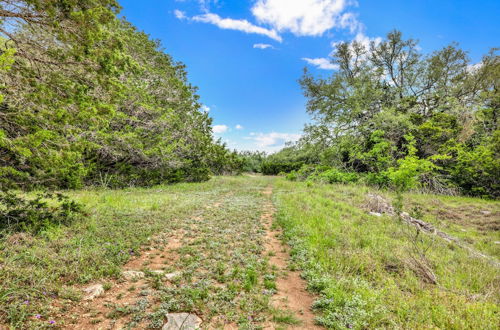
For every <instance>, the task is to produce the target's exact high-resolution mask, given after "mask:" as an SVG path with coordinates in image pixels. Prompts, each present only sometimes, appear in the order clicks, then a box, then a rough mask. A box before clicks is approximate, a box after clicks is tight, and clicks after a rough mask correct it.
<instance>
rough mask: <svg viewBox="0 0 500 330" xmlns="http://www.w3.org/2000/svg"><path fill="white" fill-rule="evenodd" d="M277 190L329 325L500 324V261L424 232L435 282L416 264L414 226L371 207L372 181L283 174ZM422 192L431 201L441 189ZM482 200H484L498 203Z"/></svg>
mask: <svg viewBox="0 0 500 330" xmlns="http://www.w3.org/2000/svg"><path fill="white" fill-rule="evenodd" d="M276 191H281V192H278V193H277V194H276V195H275V201H276V204H277V207H278V210H279V212H278V222H279V223H280V225H281V226H282V227H283V228H284V236H285V239H286V240H287V241H288V242H289V243H290V244H291V245H292V247H293V249H292V253H293V258H294V260H295V263H296V265H297V267H299V268H301V269H303V271H304V276H305V277H306V279H307V280H308V283H309V287H310V289H311V290H313V291H315V292H318V293H319V294H320V299H319V300H318V301H317V302H316V303H315V309H316V310H317V311H319V312H320V313H321V315H320V316H319V318H318V320H319V321H320V322H321V323H322V324H323V325H325V326H328V327H331V328H345V327H352V328H374V327H391V328H392V327H396V328H422V327H424V328H425V327H439V328H446V329H449V328H455V329H461V328H482V329H487V328H490V329H494V328H496V327H497V326H498V324H499V323H498V322H499V320H500V319H499V315H498V312H499V308H498V302H499V298H500V296H499V290H498V288H499V276H500V271H499V269H498V268H497V267H495V266H492V265H491V264H490V263H488V262H486V261H485V260H482V259H478V258H475V257H472V256H470V254H469V253H468V252H467V251H465V250H463V249H461V248H459V247H457V246H455V245H453V244H449V243H446V242H444V241H442V240H440V239H439V238H432V237H430V236H425V235H420V236H418V237H419V239H420V238H421V239H422V241H417V243H416V244H417V246H418V249H420V250H419V251H424V252H423V253H424V258H425V260H426V261H428V264H429V265H430V269H431V271H432V272H433V273H434V274H435V276H436V277H437V284H431V283H428V282H427V281H426V276H425V275H426V274H425V273H423V272H422V271H421V270H420V269H419V268H418V267H417V266H415V265H418V261H419V258H421V256H419V255H417V254H416V253H415V247H414V237H415V234H416V231H415V229H414V228H412V227H409V226H408V225H407V224H404V223H401V222H399V221H398V220H397V219H394V218H392V217H389V216H382V217H376V216H372V215H369V214H368V212H367V211H366V210H364V209H363V207H364V205H365V200H366V194H367V193H368V192H369V188H367V187H362V186H345V185H320V184H317V185H315V184H313V185H310V184H309V185H308V184H305V183H292V182H287V181H284V180H281V181H278V183H277V185H276ZM379 193H380V192H379ZM408 198H415V196H414V195H412V196H408V197H407V198H406V199H408ZM419 198H421V200H422V201H424V202H425V201H427V202H428V201H431V200H433V198H435V196H430V195H427V196H419ZM448 199H449V200H454V199H453V198H451V197H450V198H448ZM461 200H463V199H461V198H457V200H456V203H458V204H459V203H461ZM467 200H468V201H469V202H470V203H474V201H476V200H474V199H467ZM477 202H478V204H479V205H481V207H486V206H487V207H489V208H494V207H497V206H498V203H497V202H484V201H482V200H481V201H479V200H478V201H477ZM483 204H484V205H483ZM490 244H493V242H492V241H490ZM415 259H416V260H417V263H416V262H415V261H414V260H415Z"/></svg>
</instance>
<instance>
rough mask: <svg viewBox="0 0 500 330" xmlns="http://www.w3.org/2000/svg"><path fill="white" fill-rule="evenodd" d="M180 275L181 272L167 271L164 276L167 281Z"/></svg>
mask: <svg viewBox="0 0 500 330" xmlns="http://www.w3.org/2000/svg"><path fill="white" fill-rule="evenodd" d="M179 276H181V272H174V273H169V274H165V276H164V277H165V278H166V279H167V280H169V281H171V280H173V279H174V278H176V277H179Z"/></svg>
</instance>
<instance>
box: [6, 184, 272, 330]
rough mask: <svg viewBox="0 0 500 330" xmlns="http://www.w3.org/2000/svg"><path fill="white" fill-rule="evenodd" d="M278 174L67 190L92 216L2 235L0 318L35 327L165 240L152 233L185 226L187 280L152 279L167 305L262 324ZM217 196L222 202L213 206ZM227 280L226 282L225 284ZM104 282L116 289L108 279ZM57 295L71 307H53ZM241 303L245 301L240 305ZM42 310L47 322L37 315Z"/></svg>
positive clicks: (181, 267)
mask: <svg viewBox="0 0 500 330" xmlns="http://www.w3.org/2000/svg"><path fill="white" fill-rule="evenodd" d="M272 180H273V179H270V178H263V177H261V178H254V179H249V178H248V177H219V178H214V179H212V180H210V181H208V182H205V183H192V184H177V185H171V186H158V187H154V188H150V189H140V188H130V189H125V190H81V191H69V192H66V193H68V194H69V195H70V196H71V197H72V198H74V199H75V200H77V201H78V202H81V203H82V204H84V205H85V209H86V211H87V212H88V215H87V216H86V217H84V218H83V219H81V220H80V221H77V222H75V223H73V224H71V225H70V226H68V227H64V226H63V227H51V228H50V229H49V230H47V231H45V232H42V233H40V234H39V235H36V236H32V235H29V234H11V235H7V236H6V237H4V238H2V239H1V240H0V325H2V324H8V325H10V326H11V327H13V328H26V327H28V328H36V327H40V326H42V325H43V324H46V323H48V321H49V320H51V319H53V318H54V316H55V315H57V314H59V313H61V312H63V313H64V311H65V310H66V308H67V307H69V306H71V301H78V300H80V299H81V291H79V290H78V289H76V288H78V287H81V286H82V285H85V284H86V283H94V282H96V281H99V282H101V283H108V282H109V281H110V280H113V279H117V278H118V277H119V274H120V272H121V267H122V265H123V264H125V263H126V262H127V261H128V260H129V259H130V258H131V257H133V256H135V255H138V254H139V253H140V251H141V249H144V248H145V247H147V246H153V247H154V245H156V244H157V245H161V244H162V242H157V241H156V240H154V239H153V240H152V239H151V238H153V237H155V236H157V235H158V234H161V233H167V234H168V233H171V232H175V231H176V230H184V231H185V233H186V235H185V237H184V238H183V242H184V245H183V247H182V248H181V249H179V251H178V253H179V254H180V255H181V256H183V257H182V259H181V262H180V263H179V264H178V265H175V267H176V269H175V270H181V271H182V272H183V280H182V281H179V282H178V283H176V286H175V287H174V288H173V289H172V288H167V287H165V286H164V285H163V284H162V283H160V282H158V281H156V282H154V280H155V279H154V277H151V281H152V283H151V286H152V287H153V289H154V290H153V293H154V294H153V295H154V296H155V297H156V298H155V299H156V300H159V301H161V302H162V304H164V303H166V302H168V303H171V302H172V301H173V302H175V304H174V305H175V306H170V307H169V310H170V311H174V310H181V309H182V310H183V311H190V310H191V311H196V312H198V313H200V315H207V318H208V319H210V317H212V316H213V315H215V314H217V313H226V312H227V313H228V315H229V317H230V318H231V319H233V320H235V321H238V320H239V319H242V320H243V321H241V322H243V323H254V322H259V321H260V319H259V317H260V318H265V317H266V316H265V315H264V314H263V315H262V316H259V317H257V316H258V315H260V314H259V313H261V311H262V310H266V308H267V301H265V299H267V298H266V297H263V295H262V293H261V291H262V290H264V286H263V285H264V284H263V280H262V279H261V277H262V276H264V275H265V274H267V272H268V270H267V268H268V266H267V262H264V261H263V260H264V259H263V258H260V253H261V252H262V243H261V242H262V239H263V234H264V230H263V227H262V224H261V223H260V220H259V216H260V212H261V207H262V202H263V199H264V197H263V196H262V194H261V191H262V190H263V189H264V187H265V186H267V185H268V184H270V183H271V182H272ZM216 202H222V205H221V206H220V207H218V208H207V206H210V205H213V204H215V203H216ZM197 217H202V218H203V221H198V220H195V219H196V218H197ZM214 260H217V261H218V262H213V261H214ZM217 265H218V266H217ZM221 265H223V266H224V267H225V268H222V267H221ZM146 268H147V267H146ZM237 269H241V271H240V272H238V271H236V270H237ZM250 269H252V271H250ZM269 272H270V271H269ZM201 274H203V276H201ZM224 281H226V282H228V283H227V284H226V285H224V286H222V287H221V286H220V285H218V284H219V282H224ZM105 287H106V289H110V288H111V287H110V284H109V283H108V284H105ZM244 289H245V290H244ZM139 291H140V292H141V293H140V294H143V295H148V290H142V289H141V290H139V289H138V290H136V291H135V292H137V293H138V294H139ZM240 291H242V292H243V291H244V292H246V293H245V294H240ZM172 297H173V298H174V299H173V300H169V299H170V298H172ZM209 297H210V299H209ZM54 300H57V301H60V302H61V301H62V304H63V306H62V307H58V308H59V309H58V308H55V307H52V306H51V304H52V302H53V301H54ZM235 304H240V305H241V308H240V310H239V311H235ZM163 307H165V306H163ZM124 308H125V307H120V306H118V308H116V310H115V311H114V312H112V313H111V314H110V315H111V316H112V317H119V316H123V315H126V314H127V313H128V312H129V311H130V310H128V309H124ZM155 308H157V309H159V310H161V307H158V306H157V307H155ZM230 309H232V311H230ZM134 311H135V310H132V312H134ZM245 313H247V314H248V313H250V314H252V313H253V314H255V318H254V319H252V320H251V321H249V320H247V318H246V317H244V316H241V315H246V314H245ZM37 314H40V315H41V320H43V322H45V323H41V322H42V321H40V320H37V319H34V316H35V315H37ZM253 314H252V315H253ZM158 315H160V314H158ZM134 317H136V319H140V318H141V315H139V314H138V315H134ZM159 317H161V318H163V314H161V316H159ZM162 320H163V319H162ZM154 321H155V320H152V322H154ZM0 327H1V326H0Z"/></svg>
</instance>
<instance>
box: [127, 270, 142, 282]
mask: <svg viewBox="0 0 500 330" xmlns="http://www.w3.org/2000/svg"><path fill="white" fill-rule="evenodd" d="M122 275H123V277H124V278H125V279H126V280H133V279H134V278H143V277H144V276H145V274H144V273H143V272H138V271H135V270H126V271H124V272H123V273H122Z"/></svg>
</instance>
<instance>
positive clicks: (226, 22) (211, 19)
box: [192, 13, 283, 42]
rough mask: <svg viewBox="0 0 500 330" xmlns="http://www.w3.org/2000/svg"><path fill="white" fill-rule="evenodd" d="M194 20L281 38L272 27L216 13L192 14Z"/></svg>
mask: <svg viewBox="0 0 500 330" xmlns="http://www.w3.org/2000/svg"><path fill="white" fill-rule="evenodd" d="M192 20H193V21H195V22H202V23H209V24H213V25H215V26H217V27H219V28H221V29H226V30H236V31H242V32H245V33H253V34H260V35H263V36H266V37H269V38H271V39H274V40H276V41H279V42H281V41H282V40H283V39H282V38H281V36H280V35H279V34H278V32H276V30H274V29H266V28H263V27H260V26H257V25H254V24H252V23H250V22H249V21H247V20H244V19H241V20H238V19H232V18H221V17H220V16H219V15H217V14H212V13H206V14H203V15H198V16H194V17H193V18H192Z"/></svg>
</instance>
